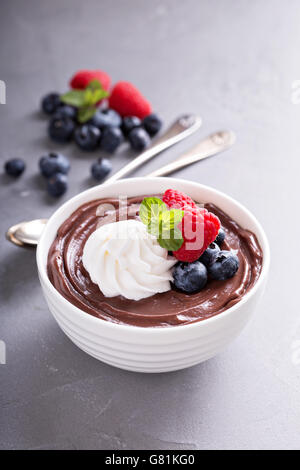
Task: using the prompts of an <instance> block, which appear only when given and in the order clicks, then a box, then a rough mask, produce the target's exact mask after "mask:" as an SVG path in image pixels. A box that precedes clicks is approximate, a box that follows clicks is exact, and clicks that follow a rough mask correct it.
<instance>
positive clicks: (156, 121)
mask: <svg viewBox="0 0 300 470" xmlns="http://www.w3.org/2000/svg"><path fill="white" fill-rule="evenodd" d="M143 126H144V128H145V129H146V131H147V132H148V134H149V135H151V137H152V136H154V135H155V134H157V133H158V132H159V131H160V129H161V126H162V120H161V119H160V118H159V117H158V116H157V114H154V113H153V114H149V116H146V117H145V119H144V120H143Z"/></svg>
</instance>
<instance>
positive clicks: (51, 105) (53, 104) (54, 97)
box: [41, 93, 61, 114]
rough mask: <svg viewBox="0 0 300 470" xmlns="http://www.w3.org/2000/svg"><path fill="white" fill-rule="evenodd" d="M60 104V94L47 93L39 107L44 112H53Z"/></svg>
mask: <svg viewBox="0 0 300 470" xmlns="http://www.w3.org/2000/svg"><path fill="white" fill-rule="evenodd" d="M60 105H61V101H60V96H59V94H58V93H49V94H48V95H46V96H44V98H43V99H42V103H41V107H42V110H43V111H44V113H46V114H53V113H54V112H55V111H56V110H57V108H58V107H59V106H60Z"/></svg>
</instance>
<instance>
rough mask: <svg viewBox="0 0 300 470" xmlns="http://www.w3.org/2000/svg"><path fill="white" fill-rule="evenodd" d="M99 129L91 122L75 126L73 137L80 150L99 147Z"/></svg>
mask: <svg viewBox="0 0 300 470" xmlns="http://www.w3.org/2000/svg"><path fill="white" fill-rule="evenodd" d="M100 136H101V131H100V129H98V127H96V126H93V125H92V124H83V125H82V126H79V127H77V129H76V131H75V133H74V139H75V142H76V144H77V145H78V147H80V148H81V149H82V150H89V151H91V150H95V149H96V148H97V147H99V142H100Z"/></svg>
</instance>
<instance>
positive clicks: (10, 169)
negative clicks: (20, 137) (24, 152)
mask: <svg viewBox="0 0 300 470" xmlns="http://www.w3.org/2000/svg"><path fill="white" fill-rule="evenodd" d="M25 167H26V165H25V162H24V161H23V160H22V159H21V158H12V159H11V160H8V161H7V162H5V164H4V170H5V173H6V174H7V175H9V176H15V177H18V176H20V175H21V174H22V173H23V171H24V170H25Z"/></svg>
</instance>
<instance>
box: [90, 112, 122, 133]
mask: <svg viewBox="0 0 300 470" xmlns="http://www.w3.org/2000/svg"><path fill="white" fill-rule="evenodd" d="M90 122H91V124H93V126H96V127H98V128H99V129H105V128H106V127H119V126H120V125H121V122H122V120H121V116H120V114H118V113H117V112H116V111H114V110H113V109H104V110H100V109H99V110H98V111H96V113H95V114H94V116H93V117H92V119H91V121H90Z"/></svg>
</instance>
